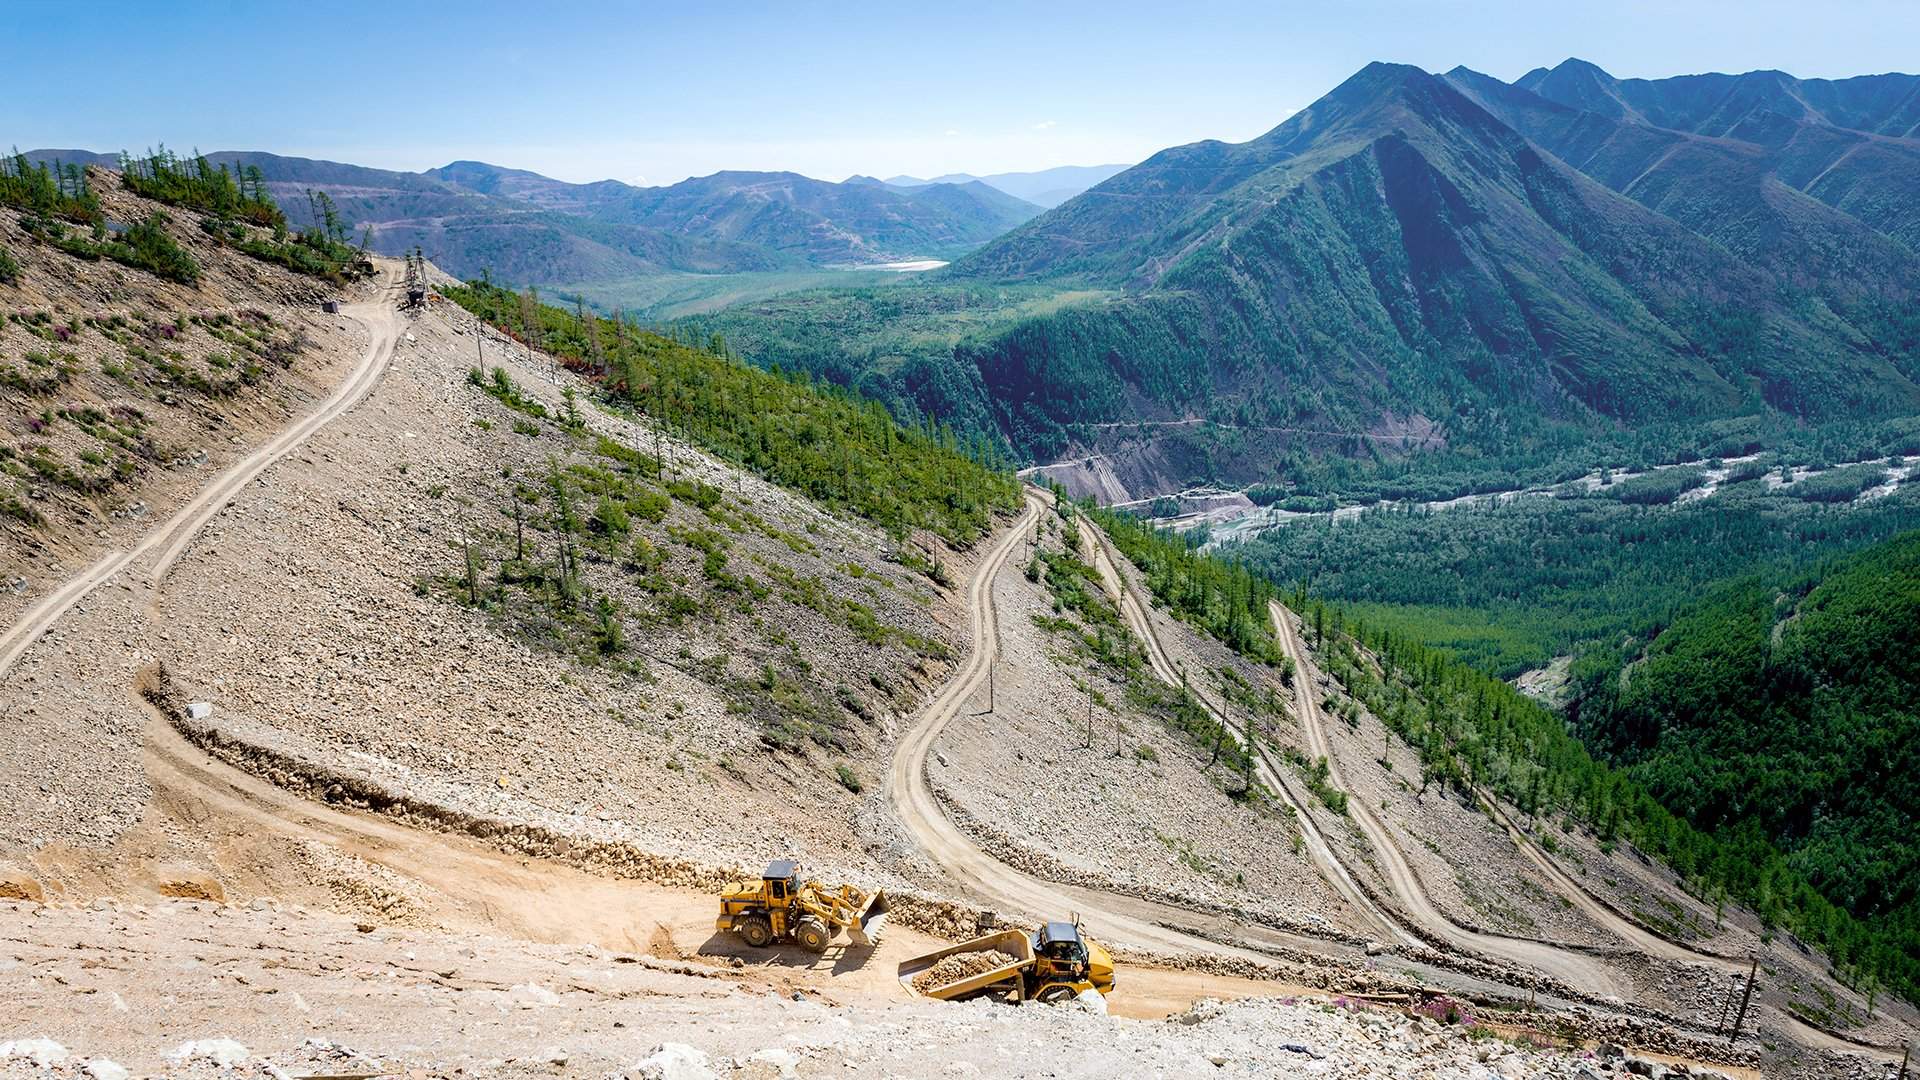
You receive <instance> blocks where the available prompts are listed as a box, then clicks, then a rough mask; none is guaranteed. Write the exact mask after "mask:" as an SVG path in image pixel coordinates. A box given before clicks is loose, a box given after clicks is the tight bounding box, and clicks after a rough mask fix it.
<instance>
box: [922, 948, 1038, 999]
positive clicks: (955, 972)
mask: <svg viewBox="0 0 1920 1080" xmlns="http://www.w3.org/2000/svg"><path fill="white" fill-rule="evenodd" d="M1014 960H1015V957H1011V956H1008V955H1007V954H1006V953H1003V952H1001V951H1000V950H999V949H988V950H987V951H986V952H967V953H955V954H954V955H952V956H948V957H944V958H942V959H940V960H938V961H935V962H934V965H933V966H932V967H930V968H928V969H927V970H925V971H923V972H921V973H920V974H918V975H915V976H914V977H913V988H914V989H915V990H918V991H920V992H921V993H923V994H925V993H928V992H930V991H933V990H937V989H940V988H942V987H947V986H952V985H953V984H954V983H957V982H959V981H961V980H962V979H971V978H973V977H974V976H975V975H985V974H986V973H987V972H989V971H992V970H993V969H994V968H1001V967H1006V966H1007V965H1008V964H1011V963H1013V962H1014Z"/></svg>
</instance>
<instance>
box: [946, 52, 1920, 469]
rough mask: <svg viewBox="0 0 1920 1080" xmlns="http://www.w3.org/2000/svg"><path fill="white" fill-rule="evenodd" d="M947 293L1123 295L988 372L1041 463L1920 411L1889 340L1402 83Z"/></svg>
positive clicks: (1024, 245) (1046, 231)
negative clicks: (1144, 437) (1156, 430)
mask: <svg viewBox="0 0 1920 1080" xmlns="http://www.w3.org/2000/svg"><path fill="white" fill-rule="evenodd" d="M1804 209H1805V207H1801V208H1799V210H1801V211H1804ZM1895 255H1897V253H1895V254H1890V255H1888V258H1887V261H1888V262H1889V263H1892V264H1897V265H1899V266H1901V267H1904V266H1905V265H1906V264H1905V263H1903V262H1901V261H1900V260H1899V259H1898V258H1896V257H1895ZM1903 272H1904V271H1903ZM953 273H954V274H955V275H956V276H962V277H967V278H974V279H990V280H1008V279H1013V280H1041V281H1048V282H1053V283H1056V284H1060V283H1080V282H1086V283H1095V284H1101V285H1107V286H1116V285H1117V286H1121V287H1124V288H1126V289H1128V290H1129V293H1130V295H1129V298H1128V299H1127V300H1125V301H1121V302H1116V303H1114V304H1111V305H1108V306H1107V307H1105V308H1104V309H1100V310H1086V309H1073V310H1069V311H1066V312H1063V313H1062V314H1060V315H1059V316H1056V317H1054V318H1052V319H1050V320H1036V321H1033V322H1029V323H1027V324H1024V325H1022V326H1020V327H1018V328H1016V329H1015V330H1013V331H1012V332H1010V333H1008V334H1007V335H1005V336H1004V337H1002V338H1001V339H999V340H997V341H995V342H993V343H991V344H990V345H989V346H988V347H986V348H984V349H980V350H977V351H975V352H974V353H973V354H972V356H971V359H972V360H973V361H974V363H976V364H977V365H978V366H979V368H980V370H981V374H982V377H983V379H984V381H985V383H986V386H987V388H988V390H989V392H990V393H991V394H992V395H993V397H994V398H995V400H996V403H997V404H998V405H999V407H1000V408H1001V409H1002V410H1003V420H1004V424H1005V426H1006V428H1007V430H1008V431H1009V432H1010V433H1011V434H1012V436H1013V439H1014V442H1015V444H1016V445H1017V446H1020V447H1021V448H1023V449H1025V450H1027V451H1028V452H1030V453H1033V454H1035V455H1037V456H1041V457H1047V456H1051V455H1054V454H1058V453H1060V452H1063V451H1064V450H1066V449H1067V448H1068V447H1069V446H1073V445H1079V444H1082V443H1083V442H1084V441H1085V435H1086V429H1085V428H1084V427H1082V426H1080V425H1085V424H1088V423H1099V422H1118V421H1130V420H1135V419H1148V420H1154V419H1174V418H1180V417H1188V416H1201V417H1209V418H1212V419H1215V420H1218V421H1222V422H1223V423H1232V424H1236V425H1238V426H1241V427H1268V428H1286V427H1306V428H1317V429H1332V430H1344V431H1350V432H1354V433H1366V432H1369V431H1372V430H1375V429H1377V428H1379V427H1381V426H1383V425H1386V424H1389V423H1391V422H1392V421H1393V420H1395V419H1396V418H1400V417H1405V416H1408V415H1419V416H1423V417H1426V418H1430V419H1433V420H1437V421H1439V422H1441V423H1442V424H1443V425H1445V427H1446V429H1447V431H1448V433H1449V437H1450V438H1451V439H1452V441H1454V442H1456V443H1465V444H1468V445H1476V446H1480V447H1484V448H1492V447H1510V446H1512V445H1514V444H1515V443H1516V442H1518V441H1523V440H1525V439H1528V438H1530V437H1535V436H1538V435H1539V434H1541V432H1542V431H1543V430H1544V428H1543V425H1552V424H1555V423H1564V424H1572V425H1574V426H1575V427H1583V428H1586V429H1588V430H1598V429H1603V428H1605V427H1607V426H1609V425H1611V424H1613V423H1629V424H1638V423H1647V422H1654V421H1671V420H1690V419H1699V418H1706V417H1718V416H1729V415H1736V414H1740V413H1748V412H1754V411H1760V410H1765V409H1775V410H1780V411H1784V412H1787V413H1790V414H1794V415H1801V416H1807V417H1810V418H1814V419H1822V418H1829V417H1838V416H1847V417H1860V416H1874V415H1894V414H1905V413H1910V412H1913V411H1915V410H1916V409H1920V385H1916V384H1915V382H1914V380H1913V379H1912V378H1911V377H1910V373H1911V372H1913V371H1914V370H1915V360H1914V350H1915V347H1916V342H1915V341H1914V340H1911V339H1909V338H1907V337H1903V336H1902V335H1900V334H1898V333H1895V332H1889V331H1888V330H1887V329H1886V325H1887V324H1896V325H1897V324H1898V320H1897V319H1896V318H1894V317H1892V316H1889V317H1888V318H1886V319H1883V320H1881V321H1880V322H1877V323H1876V322H1874V321H1871V320H1867V319H1864V318H1863V319H1860V320H1859V321H1858V322H1856V321H1850V319H1849V317H1848V316H1849V311H1847V310H1844V309H1843V310H1836V309H1835V308H1833V307H1832V306H1830V305H1825V304H1821V303H1819V302H1818V297H1817V295H1814V296H1810V295H1809V290H1808V289H1807V288H1806V287H1805V285H1804V283H1803V282H1802V281H1800V280H1799V278H1798V277H1797V275H1796V274H1795V273H1791V272H1787V271H1786V270H1783V269H1782V268H1777V267H1772V266H1768V265H1765V264H1756V261H1755V260H1753V259H1750V258H1743V257H1741V255H1740V253H1738V252H1737V251H1736V250H1735V249H1733V248H1731V247H1729V246H1727V245H1725V244H1723V243H1719V242H1716V241H1714V240H1713V239H1711V238H1709V237H1706V236H1703V235H1701V234H1700V233H1698V232H1696V231H1694V230H1692V229H1689V228H1687V227H1686V226H1685V225H1683V224H1682V223H1680V222H1679V221H1677V220H1675V219H1674V218H1671V217H1669V216H1666V215H1664V214H1659V213H1655V212H1653V211H1651V210H1650V209H1649V208H1647V207H1645V206H1642V205H1639V204H1637V203H1635V202H1634V201H1633V200H1631V199H1628V198H1625V197H1623V196H1621V195H1619V194H1617V193H1615V192H1613V191H1611V190H1608V189H1607V188H1605V187H1604V186H1602V185H1601V184H1598V183H1596V182H1594V181H1593V180H1591V179H1589V178H1588V177H1587V176H1585V175H1583V174H1582V173H1580V172H1578V171H1576V170H1575V169H1573V168H1570V167H1569V166H1567V165H1566V164H1564V163H1562V162H1561V161H1559V160H1558V159H1556V158H1554V157H1553V156H1551V155H1550V154H1546V153H1543V152H1541V150H1540V149H1539V148H1538V147H1537V146H1536V145H1534V144H1532V143H1530V142H1528V141H1527V139H1525V138H1523V137H1522V136H1521V134H1520V133H1518V132H1516V131H1515V130H1514V129H1513V128H1512V127H1510V126H1508V124H1506V123H1504V122H1502V121H1501V120H1500V119H1499V118H1497V117H1495V116H1494V115H1493V114H1492V113H1490V112H1489V111H1488V110H1487V109H1485V108H1483V107H1481V106H1480V105H1479V104H1477V103H1476V102H1474V101H1473V100H1471V99H1470V98H1469V97H1468V96H1467V95H1465V94H1463V93H1461V92H1460V91H1459V90H1458V89H1456V88H1455V87H1454V86H1453V85H1451V84H1449V83H1447V82H1445V81H1443V80H1441V79H1438V78H1435V77H1433V76H1430V75H1427V74H1426V73H1424V72H1421V71H1418V70H1417V69H1413V68H1407V67H1398V66H1393V65H1384V64H1375V65H1371V66H1369V67H1368V68H1366V69H1365V70H1363V71H1362V72H1360V73H1359V74H1358V75H1356V76H1354V77H1353V78H1352V79H1350V80H1348V81H1347V82H1346V83H1345V84H1343V85H1342V86H1340V87H1339V88H1337V89H1336V90H1334V91H1333V92H1332V93H1330V94H1328V95H1327V96H1326V97H1325V98H1323V99H1321V100H1320V101H1318V102H1316V103H1315V104H1314V105H1313V106H1312V107H1310V108H1308V109H1306V110H1304V111H1303V112H1301V113H1299V114H1297V115H1295V116H1294V117H1293V118H1291V119H1290V120H1288V121H1287V122H1286V123H1285V124H1282V125H1281V126H1280V127H1278V128H1276V129H1274V130H1273V131H1272V132H1269V133H1268V134H1266V135H1264V136H1261V137H1260V138H1258V139H1255V140H1253V141H1252V142H1249V143H1245V144H1240V145H1226V144H1221V143H1197V144H1194V145H1192V146H1187V147H1179V148H1175V149H1173V150H1168V151H1165V152H1163V153H1161V154H1158V155H1155V156H1154V157H1153V158H1150V159H1149V160H1148V161H1146V162H1144V163H1142V164H1141V165H1140V166H1137V167H1136V168H1134V169H1131V170H1128V171H1127V172H1125V173H1122V174H1120V175H1119V176H1116V177H1115V178H1113V179H1112V180H1110V181H1108V182H1106V183H1105V184H1102V185H1100V186H1099V187H1097V188H1095V189H1093V190H1091V191H1089V192H1087V193H1085V194H1083V195H1081V196H1080V197H1078V198H1076V199H1074V200H1071V201H1069V202H1068V203H1066V204H1065V205H1063V206H1062V207H1060V208H1058V209H1057V210H1054V211H1051V212H1049V213H1048V214H1046V215H1044V216H1043V217H1041V218H1038V219H1036V220H1035V221H1033V222H1030V223H1028V224H1027V225H1026V226H1024V227H1022V228H1020V229H1017V230H1015V231H1014V232H1012V233H1010V234H1009V235H1007V236H1005V237H1003V238H1001V239H1000V240H997V241H995V242H993V243H991V244H989V245H987V246H986V247H984V248H982V249H981V250H980V251H978V252H976V253H974V254H973V255H970V256H968V257H967V258H965V259H963V260H961V261H960V262H959V263H957V264H956V266H955V268H954V271H953ZM1898 287H1899V283H1898V282H1896V283H1894V285H1893V286H1890V289H1897V288H1898ZM1275 441H1276V442H1278V441H1281V440H1278V439H1276V440H1275ZM1260 464H1261V463H1260V462H1259V460H1258V458H1257V457H1256V458H1254V459H1253V460H1252V461H1250V462H1249V465H1250V467H1252V468H1254V469H1256V470H1257V468H1258V466H1259V465H1260ZM1223 478H1225V479H1240V478H1244V477H1233V476H1227V477H1223Z"/></svg>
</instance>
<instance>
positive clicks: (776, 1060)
mask: <svg viewBox="0 0 1920 1080" xmlns="http://www.w3.org/2000/svg"><path fill="white" fill-rule="evenodd" d="M747 1060H748V1061H750V1062H754V1063H756V1064H760V1065H771V1066H773V1067H774V1068H776V1069H778V1070H780V1075H781V1076H782V1077H789V1076H798V1075H800V1074H799V1073H796V1072H794V1071H793V1067H794V1066H795V1065H798V1064H800V1055H799V1054H796V1053H794V1052H793V1051H791V1050H782V1049H781V1048H779V1047H777V1046H774V1047H768V1048H767V1049H765V1050H756V1051H754V1052H753V1053H751V1054H749V1055H747Z"/></svg>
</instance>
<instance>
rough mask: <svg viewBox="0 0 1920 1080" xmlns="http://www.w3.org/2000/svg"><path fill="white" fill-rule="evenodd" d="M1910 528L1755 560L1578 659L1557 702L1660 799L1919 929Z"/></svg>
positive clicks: (1916, 542)
mask: <svg viewBox="0 0 1920 1080" xmlns="http://www.w3.org/2000/svg"><path fill="white" fill-rule="evenodd" d="M1915 627H1920V533H1914V532H1910V533H1906V534H1903V535H1902V536H1900V537H1898V538H1896V539H1894V540H1891V541H1888V542H1886V543H1884V544H1880V545H1878V546H1876V547H1872V548H1869V549H1867V550H1864V551H1861V552H1858V553H1856V554H1853V555H1851V556H1846V557H1843V558H1840V559H1837V560H1835V561H1834V562H1833V563H1832V564H1831V565H1829V566H1828V567H1826V568H1825V569H1824V571H1822V572H1815V573H1811V574H1807V575H1804V576H1796V577H1793V578H1777V577H1769V576H1764V575H1763V576H1756V577H1753V578H1749V579H1746V580H1743V581H1740V582H1737V583H1735V584H1732V585H1729V586H1727V587H1724V588H1721V589H1719V590H1717V591H1716V592H1714V593H1713V594H1711V595H1710V596H1708V597H1707V598H1705V599H1704V600H1702V601H1701V602H1700V603H1699V604H1698V605H1697V606H1695V607H1693V608H1692V609H1690V610H1688V611H1686V612H1685V613H1684V614H1682V615H1681V616H1680V617H1678V618H1676V619H1675V620H1674V621H1673V623H1672V625H1671V626H1669V627H1668V628H1667V629H1666V630H1665V631H1664V632H1663V633H1661V634H1660V635H1659V636H1658V637H1656V638H1654V639H1653V641H1652V643H1651V644H1650V645H1648V646H1647V648H1646V649H1645V650H1644V651H1643V652H1640V653H1638V654H1636V655H1634V656H1631V657H1622V658H1620V659H1621V660H1624V661H1626V663H1625V664H1624V665H1594V670H1592V671H1591V672H1590V673H1589V674H1588V675H1587V677H1586V678H1585V679H1584V680H1583V681H1582V683H1581V685H1580V687H1579V695H1578V698H1577V704H1576V705H1575V706H1574V707H1573V708H1572V709H1571V710H1570V719H1571V721H1572V723H1573V724H1574V726H1575V728H1576V729H1577V730H1578V731H1579V733H1580V734H1581V736H1582V738H1583V739H1584V740H1585V741H1586V742H1587V744H1588V745H1589V746H1592V747H1595V748H1596V749H1597V750H1599V751H1600V752H1602V753H1605V754H1607V755H1608V756H1610V757H1612V758H1613V759H1615V760H1617V761H1619V762H1622V763H1624V764H1627V765H1629V766H1630V772H1631V773H1632V774H1633V775H1634V776H1635V777H1636V779H1638V780H1639V781H1640V782H1641V783H1643V784H1645V785H1646V786H1647V787H1648V789H1649V790H1651V791H1652V792H1653V793H1654V794H1655V795H1656V796H1657V797H1659V798H1660V799H1661V801H1662V802H1664V803H1666V804H1667V805H1668V806H1671V807H1673V808H1674V810H1675V811H1676V812H1678V813H1681V814H1682V815H1684V816H1686V817H1687V818H1688V819H1690V820H1692V821H1694V822H1695V823H1696V824H1700V825H1703V826H1706V827H1709V828H1714V829H1720V828H1741V827H1752V828H1755V829H1758V830H1759V831H1761V832H1763V833H1764V834H1766V835H1767V836H1768V837H1770V838H1772V839H1773V840H1775V841H1777V842H1778V843H1780V844H1781V845H1782V846H1783V847H1784V848H1785V849H1786V850H1788V851H1789V852H1790V853H1791V858H1792V861H1793V863H1794V864H1795V866H1796V867H1797V868H1798V869H1799V870H1800V871H1801V872H1802V873H1804V874H1805V875H1806V876H1807V877H1808V879H1809V880H1811V881H1812V882H1813V883H1814V884H1815V885H1816V886H1817V887H1819V888H1820V890H1821V891H1822V892H1823V893H1825V894H1826V895H1827V896H1828V897H1830V898H1831V899H1833V900H1834V901H1835V902H1836V903H1838V904H1841V905H1842V906H1844V907H1846V908H1848V909H1849V910H1852V911H1854V912H1855V913H1856V914H1859V915H1862V916H1867V917H1884V918H1888V919H1890V920H1894V921H1898V922H1901V923H1903V924H1905V925H1907V926H1908V927H1909V928H1911V929H1920V834H1916V833H1915V831H1914V828H1913V822H1914V820H1915V818H1916V816H1917V815H1920V785H1916V784H1915V783H1914V782H1913V778H1914V777H1915V775H1917V774H1920V652H1917V651H1916V650H1915V649H1914V636H1913V635H1914V629H1915Z"/></svg>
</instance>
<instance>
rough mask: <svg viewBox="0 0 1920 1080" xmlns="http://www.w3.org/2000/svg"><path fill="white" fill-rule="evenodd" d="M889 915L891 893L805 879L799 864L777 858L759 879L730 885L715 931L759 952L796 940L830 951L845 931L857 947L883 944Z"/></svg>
mask: <svg viewBox="0 0 1920 1080" xmlns="http://www.w3.org/2000/svg"><path fill="white" fill-rule="evenodd" d="M886 915H887V894H886V893H884V892H881V891H879V890H877V889H876V890H875V891H873V892H871V893H869V892H866V891H865V890H863V889H860V888H857V887H855V886H852V885H841V886H839V887H838V888H829V887H827V886H825V885H822V884H820V883H819V882H817V881H803V880H801V878H800V864H799V863H797V862H794V861H793V860H792V859H776V860H775V861H773V862H770V863H768V864H767V872H766V873H764V874H762V875H761V876H760V880H759V881H736V882H734V883H733V884H731V885H729V886H727V891H726V892H724V893H722V894H721V896H720V917H719V918H718V919H715V920H714V923H713V928H714V929H715V930H730V931H732V932H733V933H735V934H738V935H739V936H740V940H742V941H744V942H746V943H747V944H749V945H751V946H753V947H754V948H756V949H757V948H761V947H763V946H766V945H771V944H773V943H774V942H776V941H792V942H796V943H798V944H799V946H800V947H801V948H803V949H805V950H807V951H808V952H816V953H818V952H826V951H827V946H828V945H830V944H832V943H833V939H834V937H835V936H837V935H838V934H839V933H840V931H842V930H845V931H846V932H847V937H848V938H849V939H850V940H851V941H852V942H853V943H854V944H855V945H868V946H872V945H878V944H879V943H880V931H881V929H882V928H883V927H884V926H885V925H886Z"/></svg>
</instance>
